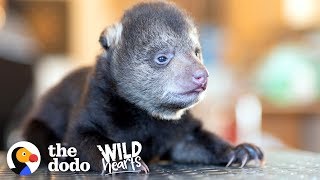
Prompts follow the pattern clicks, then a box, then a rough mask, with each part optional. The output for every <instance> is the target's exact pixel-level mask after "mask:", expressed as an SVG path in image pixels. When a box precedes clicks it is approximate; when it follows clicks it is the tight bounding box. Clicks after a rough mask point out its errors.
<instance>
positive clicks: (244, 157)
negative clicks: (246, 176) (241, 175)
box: [226, 143, 264, 168]
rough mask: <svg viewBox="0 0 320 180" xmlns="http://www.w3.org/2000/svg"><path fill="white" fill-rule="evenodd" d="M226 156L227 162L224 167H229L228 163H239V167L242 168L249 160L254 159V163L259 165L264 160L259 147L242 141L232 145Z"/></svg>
mask: <svg viewBox="0 0 320 180" xmlns="http://www.w3.org/2000/svg"><path fill="white" fill-rule="evenodd" d="M227 156H228V160H229V162H228V164H227V165H226V167H229V166H230V165H240V168H242V167H244V166H245V165H247V163H248V162H250V161H255V162H256V164H259V165H260V166H261V165H262V164H263V162H264V157H263V152H262V151H261V149H260V148H259V147H257V146H256V145H253V144H249V143H243V144H240V145H238V146H236V147H234V148H233V149H232V150H231V151H230V152H229V153H228V155H227Z"/></svg>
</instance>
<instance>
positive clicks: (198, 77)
mask: <svg viewBox="0 0 320 180" xmlns="http://www.w3.org/2000/svg"><path fill="white" fill-rule="evenodd" d="M192 81H193V82H194V83H195V84H196V85H198V86H206V84H207V81H208V72H207V70H205V69H199V70H196V71H195V72H194V73H193V75H192Z"/></svg>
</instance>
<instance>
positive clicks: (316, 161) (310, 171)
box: [0, 150, 320, 180]
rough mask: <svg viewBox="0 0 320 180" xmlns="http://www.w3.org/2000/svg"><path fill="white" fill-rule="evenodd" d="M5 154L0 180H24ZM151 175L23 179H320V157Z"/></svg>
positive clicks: (164, 169)
mask: <svg viewBox="0 0 320 180" xmlns="http://www.w3.org/2000/svg"><path fill="white" fill-rule="evenodd" d="M5 155H6V154H5V152H2V153H0V179H5V180H7V179H17V178H21V177H19V176H18V175H16V174H14V173H13V172H12V171H11V170H10V169H9V168H8V166H7V164H6V158H5ZM149 167H150V171H151V172H150V173H149V174H133V173H124V174H117V175H106V176H101V175H100V174H95V173H79V174H75V173H67V172H65V173H57V172H55V173H51V172H48V171H47V170H46V169H38V170H37V171H36V172H35V173H33V174H32V175H30V176H27V177H23V179H45V180H46V179H130V180H132V179H143V180H145V179H181V180H185V179H259V180H260V179H319V178H320V154H314V153H309V152H301V151H292V150H290V151H271V152H268V153H266V164H265V166H264V167H263V168H252V167H251V168H242V169H239V168H235V167H232V168H224V167H217V166H202V165H181V164H152V165H150V166H149Z"/></svg>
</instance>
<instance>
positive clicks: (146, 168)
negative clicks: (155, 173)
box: [141, 161, 150, 174]
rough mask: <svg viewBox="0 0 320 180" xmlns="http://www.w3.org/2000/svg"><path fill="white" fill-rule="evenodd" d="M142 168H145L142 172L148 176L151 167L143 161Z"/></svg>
mask: <svg viewBox="0 0 320 180" xmlns="http://www.w3.org/2000/svg"><path fill="white" fill-rule="evenodd" d="M141 166H142V168H143V169H142V171H144V172H145V174H148V173H149V172H150V170H149V167H148V166H147V165H146V163H144V162H143V161H141Z"/></svg>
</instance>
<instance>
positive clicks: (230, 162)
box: [226, 155, 235, 167]
mask: <svg viewBox="0 0 320 180" xmlns="http://www.w3.org/2000/svg"><path fill="white" fill-rule="evenodd" d="M234 158H235V155H232V158H231V159H230V160H229V162H228V164H227V165H226V167H229V166H230V165H231V164H232V163H233V160H234Z"/></svg>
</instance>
